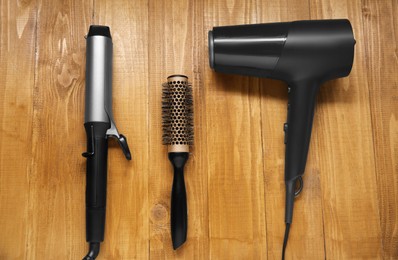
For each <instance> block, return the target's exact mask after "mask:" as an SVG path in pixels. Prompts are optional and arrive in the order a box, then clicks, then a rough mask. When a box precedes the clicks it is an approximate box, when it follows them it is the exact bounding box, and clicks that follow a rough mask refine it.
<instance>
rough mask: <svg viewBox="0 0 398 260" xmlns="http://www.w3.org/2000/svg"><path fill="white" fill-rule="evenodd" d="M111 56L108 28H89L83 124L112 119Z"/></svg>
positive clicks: (111, 48) (111, 46)
mask: <svg viewBox="0 0 398 260" xmlns="http://www.w3.org/2000/svg"><path fill="white" fill-rule="evenodd" d="M112 56H113V44H112V38H111V35H110V30H109V27H107V26H95V27H93V26H91V27H90V31H89V33H88V35H87V53H86V100H85V101H86V110H85V115H84V116H85V119H84V122H85V123H87V122H107V123H110V121H111V119H112Z"/></svg>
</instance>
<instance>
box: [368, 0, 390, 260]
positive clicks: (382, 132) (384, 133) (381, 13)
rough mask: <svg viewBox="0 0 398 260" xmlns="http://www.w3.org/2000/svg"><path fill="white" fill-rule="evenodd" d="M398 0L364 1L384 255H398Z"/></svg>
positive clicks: (385, 256) (388, 257)
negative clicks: (397, 17)
mask: <svg viewBox="0 0 398 260" xmlns="http://www.w3.org/2000/svg"><path fill="white" fill-rule="evenodd" d="M397 15H398V3H397V1H394V0H392V1H378V2H376V1H362V17H363V18H362V22H363V34H364V43H365V51H366V53H367V54H368V56H367V57H368V58H367V59H366V71H367V73H366V75H367V80H368V86H369V94H370V97H369V98H370V106H371V111H372V113H371V115H372V125H373V145H374V151H375V158H376V160H375V165H376V179H377V186H378V191H377V195H378V200H379V211H380V224H381V236H382V248H383V254H384V255H383V256H384V258H386V259H397V258H398V209H397V203H398V110H397V107H398V78H397V71H398V58H397V40H398V20H397V19H396V16H397Z"/></svg>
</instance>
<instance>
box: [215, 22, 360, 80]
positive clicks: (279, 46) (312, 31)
mask: <svg viewBox="0 0 398 260" xmlns="http://www.w3.org/2000/svg"><path fill="white" fill-rule="evenodd" d="M354 44H355V40H354V36H353V32H352V28H351V24H350V22H349V21H348V20H346V19H341V20H313V21H294V22H288V23H270V24H252V25H237V26H221V27H214V28H213V30H212V31H209V59H210V67H211V68H213V69H214V70H215V71H217V72H224V73H232V74H240V75H248V76H257V77H268V78H274V79H279V80H283V81H285V82H288V83H292V82H298V81H301V80H308V79H311V80H317V81H318V82H319V83H322V81H326V80H330V79H334V78H339V77H344V76H347V75H348V74H349V73H350V70H351V67H352V63H353V57H354Z"/></svg>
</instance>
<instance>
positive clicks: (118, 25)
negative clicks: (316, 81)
mask: <svg viewBox="0 0 398 260" xmlns="http://www.w3.org/2000/svg"><path fill="white" fill-rule="evenodd" d="M0 13H1V24H0V26H1V27H0V62H1V66H0V79H1V83H0V105H1V106H0V123H1V128H0V230H1V231H0V259H1V260H3V259H6V260H8V259H81V258H82V257H83V255H84V254H85V253H86V252H87V244H86V242H85V223H84V219H85V218H84V189H85V159H84V158H83V157H81V153H82V152H83V151H84V150H85V142H86V137H85V132H84V128H83V120H84V118H83V114H84V86H85V85H84V84H85V75H84V73H85V39H84V35H85V34H86V33H87V30H88V27H89V25H90V24H105V25H109V26H110V27H111V33H112V36H113V42H114V71H113V75H114V81H113V87H114V96H113V100H114V114H115V119H116V122H117V125H118V128H119V130H120V132H121V133H123V134H125V135H126V136H127V138H128V141H129V145H130V149H131V151H132V155H133V160H132V161H131V162H128V161H126V160H125V158H124V156H123V155H122V152H121V151H120V149H119V148H118V146H117V144H116V143H114V142H112V144H111V147H110V152H109V179H108V211H107V223H106V225H107V226H106V240H105V242H104V243H103V245H102V249H101V253H100V257H99V258H98V259H148V258H151V259H210V258H211V259H280V256H281V248H282V239H283V232H284V222H283V218H284V183H283V169H284V144H283V131H282V129H283V123H284V122H285V120H286V104H287V92H286V85H285V84H283V83H282V82H278V81H272V80H266V79H255V78H249V77H243V76H231V75H221V74H216V73H214V72H213V71H211V70H210V68H209V66H208V55H207V31H208V30H209V29H211V28H212V27H213V26H218V25H233V24H244V23H262V22H278V21H291V20H299V19H323V18H349V19H350V21H351V23H352V25H353V27H354V33H355V37H356V40H357V44H356V47H355V51H356V55H355V62H354V67H353V70H352V73H351V75H350V76H349V77H348V78H344V79H339V80H336V81H333V82H329V83H327V84H325V86H324V87H323V88H322V89H321V92H320V95H319V97H318V106H317V111H316V115H315V119H314V127H313V135H312V141H311V148H310V153H309V160H308V163H307V167H306V174H305V177H304V181H305V189H304V191H303V193H302V195H301V196H300V197H299V198H298V199H297V200H296V204H295V214H294V222H293V226H292V229H291V236H290V241H289V245H288V249H287V257H288V258H289V259H324V258H328V259H398V206H397V204H398V76H397V75H398V74H397V72H398V53H397V48H398V47H397V40H398V18H397V17H398V1H397V0H379V1H376V0H248V1H241V0H204V1H171V0H134V1H129V0H123V1H121V0H119V1H103V0H90V1H86V0H80V1H79V0H68V1H44V0H36V1H35V0H30V1H29V0H24V1H22V0H21V1H16V0H9V1H7V0H1V1H0ZM173 73H183V74H186V75H188V76H189V77H190V80H191V81H192V83H193V87H194V101H195V146H194V148H193V149H192V154H191V158H190V160H189V163H188V165H187V169H186V182H187V192H188V206H189V231H188V240H187V243H186V244H185V245H184V246H183V247H182V248H181V249H179V250H177V251H173V250H172V246H171V241H170V229H169V213H170V190H171V182H172V172H171V166H170V163H169V162H168V159H167V152H166V147H163V146H162V145H161V83H162V82H164V81H165V79H166V77H167V76H168V75H170V74H173Z"/></svg>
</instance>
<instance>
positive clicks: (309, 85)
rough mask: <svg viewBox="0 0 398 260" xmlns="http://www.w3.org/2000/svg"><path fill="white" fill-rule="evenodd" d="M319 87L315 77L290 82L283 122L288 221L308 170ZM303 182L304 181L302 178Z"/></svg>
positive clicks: (286, 217)
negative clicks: (296, 192)
mask: <svg viewBox="0 0 398 260" xmlns="http://www.w3.org/2000/svg"><path fill="white" fill-rule="evenodd" d="M318 89H319V84H318V83H317V82H315V81H302V82H296V83H292V84H290V85H289V90H288V91H289V103H288V116H287V123H286V124H285V125H284V131H285V144H286V158H285V184H286V215H285V221H286V223H291V222H292V218H293V202H294V197H295V186H296V185H295V184H296V181H298V180H300V178H301V176H302V175H303V174H304V170H305V164H306V161H307V155H308V148H309V145H310V139H311V130H312V121H313V118H314V109H315V103H316V95H317V92H318ZM300 184H301V185H302V181H301V180H300Z"/></svg>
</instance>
